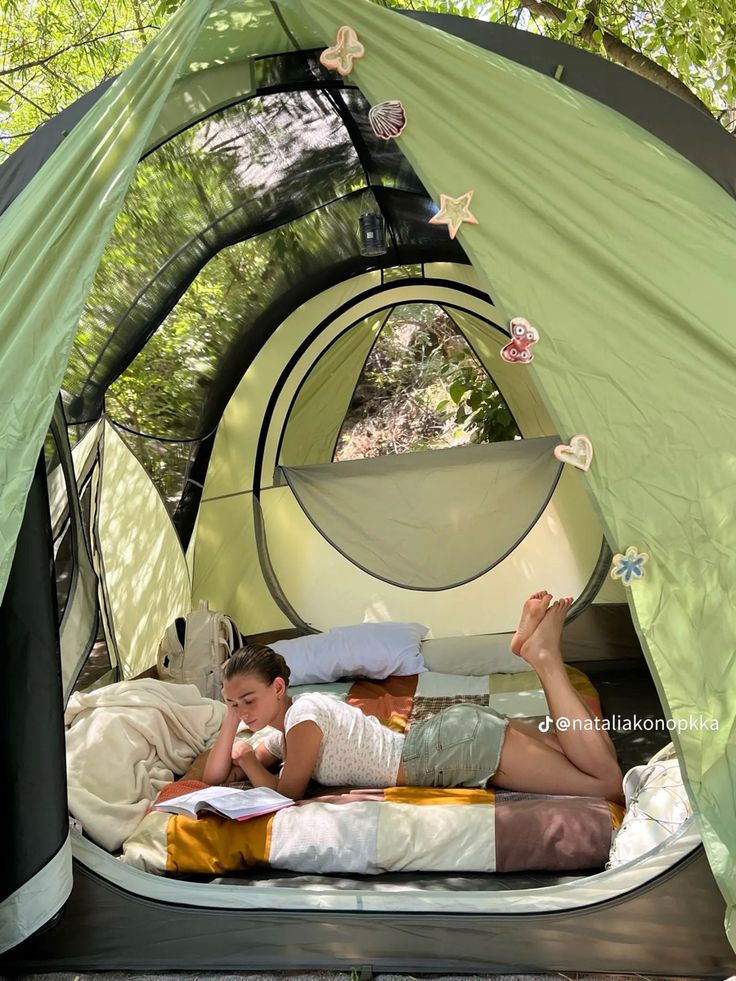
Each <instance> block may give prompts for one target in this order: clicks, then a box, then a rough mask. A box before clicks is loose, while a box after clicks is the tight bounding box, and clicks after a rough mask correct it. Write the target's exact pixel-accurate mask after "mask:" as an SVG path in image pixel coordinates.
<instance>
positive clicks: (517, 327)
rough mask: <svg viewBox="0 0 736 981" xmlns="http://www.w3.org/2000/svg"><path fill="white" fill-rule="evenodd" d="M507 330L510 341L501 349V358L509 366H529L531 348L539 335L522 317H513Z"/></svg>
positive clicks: (531, 356) (531, 358)
mask: <svg viewBox="0 0 736 981" xmlns="http://www.w3.org/2000/svg"><path fill="white" fill-rule="evenodd" d="M509 328H510V330H511V340H510V341H509V342H508V344H505V345H504V346H503V347H502V348H501V352H500V353H501V357H502V358H503V360H504V361H508V362H509V364H529V362H530V361H533V360H534V354H533V352H532V350H531V346H532V344H536V343H537V341H538V340H539V333H538V332H537V331H536V330H535V329H534V327H532V326H531V324H530V323H529V321H528V320H524V318H523V317H514V319H513V320H512V321H511V323H510V324H509Z"/></svg>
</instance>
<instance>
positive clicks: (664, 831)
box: [606, 743, 692, 869]
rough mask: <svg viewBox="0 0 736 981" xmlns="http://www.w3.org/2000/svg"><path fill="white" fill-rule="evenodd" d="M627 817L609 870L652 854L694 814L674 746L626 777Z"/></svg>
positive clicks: (636, 767) (631, 771) (617, 838)
mask: <svg viewBox="0 0 736 981" xmlns="http://www.w3.org/2000/svg"><path fill="white" fill-rule="evenodd" d="M624 794H625V796H626V814H625V815H624V820H623V823H622V825H621V827H620V828H619V830H618V832H617V833H616V837H615V838H614V839H613V843H612V845H611V854H610V856H609V859H608V863H607V865H606V868H607V869H615V868H616V867H617V866H619V865H623V864H624V863H625V862H632V861H633V860H634V859H635V858H639V856H640V855H644V854H646V852H648V851H651V850H652V848H655V847H656V846H657V845H659V844H661V842H663V841H665V840H666V839H667V838H669V837H670V836H671V835H673V834H674V833H675V831H677V830H678V828H680V827H681V826H682V825H683V824H684V823H685V821H687V819H688V818H689V817H690V815H691V814H692V809H691V807H690V801H689V800H688V796H687V791H686V790H685V787H684V785H683V782H682V775H681V774H680V764H679V763H678V762H677V756H676V755H675V750H674V747H673V746H672V743H670V744H669V745H668V746H665V747H664V749H661V750H660V751H659V752H658V753H656V754H655V755H654V756H653V757H652V758H651V760H650V761H649V762H648V763H647V764H645V765H644V766H635V767H632V769H631V770H629V771H628V773H627V774H626V776H625V777H624Z"/></svg>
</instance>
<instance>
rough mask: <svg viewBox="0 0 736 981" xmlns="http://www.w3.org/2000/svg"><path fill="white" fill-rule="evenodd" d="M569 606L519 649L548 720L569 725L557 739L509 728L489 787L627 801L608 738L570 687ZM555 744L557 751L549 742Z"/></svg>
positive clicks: (557, 606)
mask: <svg viewBox="0 0 736 981" xmlns="http://www.w3.org/2000/svg"><path fill="white" fill-rule="evenodd" d="M571 602H572V601H571V600H569V601H568V600H560V601H558V602H557V603H554V604H553V605H552V606H551V607H550V609H549V611H548V612H547V613H546V615H545V616H544V618H543V620H542V621H541V622H540V624H539V626H538V627H537V628H536V629H535V630H534V632H533V633H532V635H531V636H530V637H529V638H528V639H527V640H526V641H525V643H524V644H523V645H522V647H521V656H522V657H523V658H524V660H526V661H527V662H528V663H529V665H530V667H532V668H533V669H534V670H535V671H536V672H537V674H538V676H539V679H540V681H541V682H542V686H543V688H544V692H545V695H546V697H547V704H548V706H549V710H550V714H551V715H552V718H553V719H554V721H555V723H557V721H558V719H560V718H564V719H565V720H569V728H565V727H564V726H562V727H560V728H558V729H557V734H556V737H555V736H554V734H552V733H549V734H544V733H541V732H538V731H537V732H532V731H531V727H529V726H528V725H527V726H525V725H524V724H523V723H519V722H516V721H514V722H510V723H509V725H508V727H507V730H506V737H505V740H504V745H503V750H502V753H501V759H500V761H499V766H498V769H497V770H496V773H495V774H494V775H493V777H492V778H491V780H490V783H492V784H494V785H496V786H499V787H504V788H506V789H508V790H519V791H527V792H532V793H533V792H536V793H546V794H565V795H583V796H596V797H598V796H600V797H606V798H607V799H609V800H617V801H622V800H623V794H622V779H623V778H622V774H621V769H620V767H619V765H618V762H617V760H616V755H615V749H613V744H612V743H611V741H610V739H609V737H608V734H607V733H606V732H605V731H603V730H600V729H596V728H594V726H593V725H592V724H591V720H592V719H593V718H594V717H593V715H592V714H591V712H590V711H589V709H588V708H587V706H586V705H585V703H584V702H583V701H582V700H581V698H580V697H579V696H578V693H577V692H576V691H575V689H574V688H573V687H572V685H571V684H570V680H569V678H568V676H567V673H566V671H565V667H564V664H563V661H562V654H561V651H560V636H561V634H562V626H563V623H564V620H565V615H566V614H567V611H568V609H569V608H570V605H571ZM545 735H546V736H548V737H553V738H556V741H557V743H558V745H555V744H554V742H553V741H552V739H550V738H541V737H545Z"/></svg>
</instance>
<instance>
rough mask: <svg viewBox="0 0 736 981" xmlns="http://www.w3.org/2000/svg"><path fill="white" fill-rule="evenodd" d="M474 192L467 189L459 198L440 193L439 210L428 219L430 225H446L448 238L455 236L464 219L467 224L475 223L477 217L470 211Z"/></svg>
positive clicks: (476, 222)
mask: <svg viewBox="0 0 736 981" xmlns="http://www.w3.org/2000/svg"><path fill="white" fill-rule="evenodd" d="M474 194H475V191H468V192H467V193H466V194H461V195H460V197H459V198H451V197H449V196H448V195H447V194H440V210H439V211H438V212H437V214H436V215H435V216H434V217H433V218H430V219H429V223H430V225H447V228H448V231H449V232H450V238H455V236H456V235H457V231H458V229H459V228H460V226H461V225H462V223H463V222H464V221H467V222H468V224H469V225H477V224H478V219H477V218H476V217H475V215H473V214H471V213H470V202H471V201H472V199H473V195H474Z"/></svg>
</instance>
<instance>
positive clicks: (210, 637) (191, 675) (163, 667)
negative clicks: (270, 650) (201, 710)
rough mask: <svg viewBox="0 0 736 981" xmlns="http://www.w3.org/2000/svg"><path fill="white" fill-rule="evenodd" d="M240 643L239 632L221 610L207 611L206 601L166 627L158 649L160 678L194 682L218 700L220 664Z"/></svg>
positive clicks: (178, 681) (157, 662) (200, 690)
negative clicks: (219, 611)
mask: <svg viewBox="0 0 736 981" xmlns="http://www.w3.org/2000/svg"><path fill="white" fill-rule="evenodd" d="M241 643H242V638H241V636H240V631H239V630H238V628H237V627H236V625H235V623H234V622H233V621H232V620H231V619H230V617H229V616H227V615H226V614H225V613H218V612H216V611H213V610H210V607H209V603H208V602H207V600H202V601H201V602H200V604H199V609H197V610H194V611H193V612H192V613H188V614H187V615H186V616H185V617H177V618H176V620H175V621H174V622H173V623H172V624H171V626H170V627H168V628H167V629H166V633H165V634H164V636H163V639H162V640H161V643H160V644H159V648H158V658H157V661H156V670H157V673H158V677H159V678H160V679H161V681H170V682H174V683H175V684H180V685H196V686H197V688H198V689H199V692H200V694H201V695H204V696H205V698H215V699H218V700H219V701H222V691H221V688H222V665H223V662H224V661H226V660H227V659H228V658H229V657H230V655H231V654H232V653H234V652H235V651H236V650H237V649H238V648H239V647H240V646H241Z"/></svg>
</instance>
